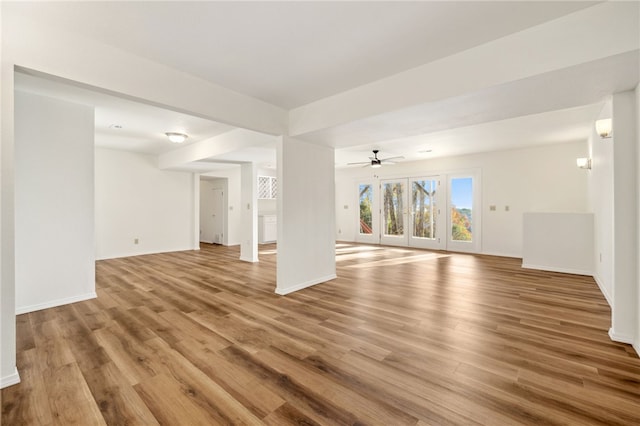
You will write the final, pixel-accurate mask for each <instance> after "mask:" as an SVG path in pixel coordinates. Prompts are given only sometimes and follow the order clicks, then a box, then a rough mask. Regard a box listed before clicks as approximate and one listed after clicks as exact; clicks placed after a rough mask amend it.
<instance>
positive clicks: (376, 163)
mask: <svg viewBox="0 0 640 426" xmlns="http://www.w3.org/2000/svg"><path fill="white" fill-rule="evenodd" d="M378 152H380V151H379V150H377V149H374V150H373V157H369V160H371V161H361V162H359V163H347V166H353V165H356V164H364V165H365V167H367V166H369V165H370V166H371V167H373V168H374V169H375V168H377V167H382V163H385V164H395V163H394V160H402V159H403V158H404V157H403V156H397V157H389V158H378Z"/></svg>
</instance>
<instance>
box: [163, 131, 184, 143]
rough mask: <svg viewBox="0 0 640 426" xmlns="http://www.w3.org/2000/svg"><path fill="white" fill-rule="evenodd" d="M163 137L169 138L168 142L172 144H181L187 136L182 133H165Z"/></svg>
mask: <svg viewBox="0 0 640 426" xmlns="http://www.w3.org/2000/svg"><path fill="white" fill-rule="evenodd" d="M165 135H167V137H168V138H169V140H170V141H171V142H173V143H182V142H184V141H186V140H187V138H188V137H189V136H187V135H185V134H184V133H176V132H167V133H165Z"/></svg>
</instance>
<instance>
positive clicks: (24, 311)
mask: <svg viewBox="0 0 640 426" xmlns="http://www.w3.org/2000/svg"><path fill="white" fill-rule="evenodd" d="M96 297H98V295H97V294H96V292H95V291H92V292H90V293H86V294H80V295H78V296H72V297H65V298H64V299H56V300H50V301H48V302H43V303H38V304H35V305H29V306H17V307H16V315H20V314H27V313H29V312H34V311H40V310H42V309H49V308H55V307H56V306H62V305H68V304H69V303H76V302H82V301H83V300H89V299H95V298H96Z"/></svg>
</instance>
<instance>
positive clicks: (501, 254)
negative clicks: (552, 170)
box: [477, 251, 522, 259]
mask: <svg viewBox="0 0 640 426" xmlns="http://www.w3.org/2000/svg"><path fill="white" fill-rule="evenodd" d="M477 254H480V255H483V256H496V257H510V258H512V259H522V255H521V254H515V253H498V252H495V251H483V252H481V253H477Z"/></svg>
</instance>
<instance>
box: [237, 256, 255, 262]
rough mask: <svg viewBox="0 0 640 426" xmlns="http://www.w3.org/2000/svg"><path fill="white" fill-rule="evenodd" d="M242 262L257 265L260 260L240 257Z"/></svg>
mask: <svg viewBox="0 0 640 426" xmlns="http://www.w3.org/2000/svg"><path fill="white" fill-rule="evenodd" d="M240 260H242V261H243V262H249V263H257V262H258V259H251V258H250V257H240Z"/></svg>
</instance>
